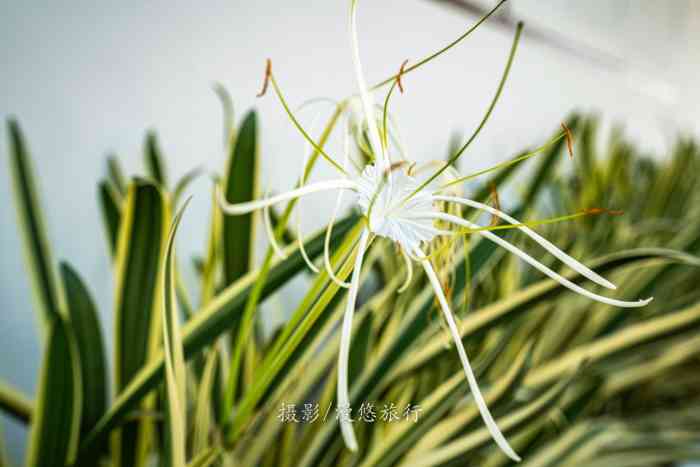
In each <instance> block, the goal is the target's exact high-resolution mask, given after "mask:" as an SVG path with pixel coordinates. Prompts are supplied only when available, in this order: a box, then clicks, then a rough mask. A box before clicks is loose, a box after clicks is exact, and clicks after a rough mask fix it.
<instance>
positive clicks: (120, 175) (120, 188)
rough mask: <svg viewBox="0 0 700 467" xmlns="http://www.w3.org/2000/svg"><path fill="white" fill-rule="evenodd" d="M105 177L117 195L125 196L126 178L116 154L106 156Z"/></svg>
mask: <svg viewBox="0 0 700 467" xmlns="http://www.w3.org/2000/svg"><path fill="white" fill-rule="evenodd" d="M107 178H108V180H109V181H110V182H111V183H112V186H114V188H115V189H116V192H117V194H118V195H119V197H123V196H126V185H127V182H126V178H125V177H124V171H123V170H122V167H121V165H120V164H119V160H118V159H117V156H115V155H111V156H109V157H108V158H107Z"/></svg>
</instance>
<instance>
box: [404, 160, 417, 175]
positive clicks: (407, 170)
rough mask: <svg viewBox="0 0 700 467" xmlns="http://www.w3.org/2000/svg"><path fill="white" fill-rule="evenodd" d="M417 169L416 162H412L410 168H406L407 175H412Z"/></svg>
mask: <svg viewBox="0 0 700 467" xmlns="http://www.w3.org/2000/svg"><path fill="white" fill-rule="evenodd" d="M415 170H416V163H415V162H411V165H409V166H408V169H406V175H408V176H409V177H412V176H413V175H414V174H415Z"/></svg>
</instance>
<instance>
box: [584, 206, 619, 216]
mask: <svg viewBox="0 0 700 467" xmlns="http://www.w3.org/2000/svg"><path fill="white" fill-rule="evenodd" d="M583 212H584V213H586V214H591V215H595V214H608V215H610V216H621V215H623V214H624V213H625V212H624V211H619V210H614V209H605V208H588V209H585V210H584V211H583Z"/></svg>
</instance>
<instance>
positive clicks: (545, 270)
mask: <svg viewBox="0 0 700 467" xmlns="http://www.w3.org/2000/svg"><path fill="white" fill-rule="evenodd" d="M426 216H430V217H432V218H434V219H442V220H445V221H448V222H452V223H455V224H457V225H461V226H463V227H467V228H469V229H478V228H480V227H481V226H479V225H477V224H473V223H471V222H469V221H467V220H464V219H462V218H461V217H457V216H453V215H451V214H445V213H441V212H440V213H426ZM476 233H478V234H479V235H483V236H484V237H486V238H488V239H489V240H491V241H492V242H494V243H496V244H497V245H499V246H502V247H503V248H505V249H506V250H508V251H510V252H511V253H513V254H514V255H516V256H517V257H519V258H520V259H522V260H523V261H525V262H526V263H528V264H529V265H530V266H532V267H534V268H535V269H537V270H539V271H540V272H542V273H543V274H545V275H546V276H548V277H550V278H551V279H554V280H555V281H557V282H559V283H560V284H561V285H563V286H564V287H566V288H567V289H569V290H572V291H574V292H576V293H578V294H580V295H583V296H584V297H588V298H590V299H592V300H595V301H597V302H600V303H605V304H607V305H612V306H619V307H621V308H638V307H642V306H645V305H647V304H648V303H649V302H650V301H651V300H652V298H647V299H645V300H637V301H636V302H628V301H623V300H615V299H614V298H608V297H604V296H602V295H598V294H594V293H593V292H589V291H588V290H586V289H584V288H583V287H581V286H579V285H578V284H576V283H574V282H571V281H570V280H569V279H567V278H565V277H563V276H561V275H559V274H557V273H556V272H554V271H552V270H551V269H549V268H548V267H547V266H545V265H544V264H542V263H540V262H539V261H537V260H536V259H534V258H533V257H532V256H530V255H528V254H527V253H525V252H524V251H522V250H520V249H519V248H516V247H515V246H513V245H511V244H510V243H508V242H507V241H505V240H503V239H502V238H501V237H499V236H498V235H495V234H494V233H493V232H489V231H488V230H479V231H477V232H476Z"/></svg>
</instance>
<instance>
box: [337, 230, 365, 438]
mask: <svg viewBox="0 0 700 467" xmlns="http://www.w3.org/2000/svg"><path fill="white" fill-rule="evenodd" d="M368 238H369V232H368V231H367V229H365V230H364V231H363V232H362V235H361V236H360V241H359V243H358V245H357V256H355V266H354V268H353V271H352V280H351V287H350V291H349V292H348V301H347V303H346V305H345V314H344V316H343V327H342V329H341V334H340V352H339V353H338V388H337V389H338V407H347V408H349V407H350V395H349V391H348V363H349V362H348V360H349V358H350V337H351V336H352V317H353V314H354V313H355V301H356V299H357V291H358V289H359V288H360V271H361V269H362V259H363V257H364V254H365V248H366V247H367V239H368ZM339 421H340V431H341V432H342V434H343V440H345V445H346V446H347V448H348V449H350V450H351V451H357V439H355V431H354V430H353V428H352V423H351V422H350V421H349V420H347V419H345V417H342V416H341V417H340V420H339Z"/></svg>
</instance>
